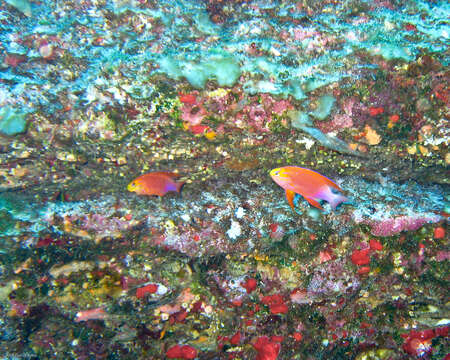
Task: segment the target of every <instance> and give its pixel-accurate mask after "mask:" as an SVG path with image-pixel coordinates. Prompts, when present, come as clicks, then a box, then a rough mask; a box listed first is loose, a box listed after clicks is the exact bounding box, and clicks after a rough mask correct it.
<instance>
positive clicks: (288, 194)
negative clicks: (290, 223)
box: [286, 190, 295, 210]
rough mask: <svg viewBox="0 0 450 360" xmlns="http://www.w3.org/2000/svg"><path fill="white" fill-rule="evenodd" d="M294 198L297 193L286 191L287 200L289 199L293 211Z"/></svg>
mask: <svg viewBox="0 0 450 360" xmlns="http://www.w3.org/2000/svg"><path fill="white" fill-rule="evenodd" d="M294 197H295V192H293V191H291V190H286V199H287V201H288V203H289V205H290V206H291V208H292V210H294Z"/></svg>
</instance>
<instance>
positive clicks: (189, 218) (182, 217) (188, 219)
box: [181, 214, 191, 222]
mask: <svg viewBox="0 0 450 360" xmlns="http://www.w3.org/2000/svg"><path fill="white" fill-rule="evenodd" d="M181 220H183V221H184V222H189V221H191V217H190V216H189V214H183V215H181Z"/></svg>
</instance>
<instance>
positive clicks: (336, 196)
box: [316, 186, 348, 210]
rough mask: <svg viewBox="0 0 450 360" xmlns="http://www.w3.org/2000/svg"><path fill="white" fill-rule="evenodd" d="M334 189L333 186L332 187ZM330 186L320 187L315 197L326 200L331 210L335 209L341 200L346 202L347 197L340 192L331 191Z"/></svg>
mask: <svg viewBox="0 0 450 360" xmlns="http://www.w3.org/2000/svg"><path fill="white" fill-rule="evenodd" d="M333 190H334V188H333ZM333 190H332V188H331V187H330V186H326V187H324V188H322V189H321V191H319V192H318V193H317V194H316V197H317V198H319V199H322V200H325V201H326V202H328V203H329V204H330V206H331V208H332V209H333V210H336V208H337V207H338V206H339V204H341V203H343V202H347V201H348V198H347V197H346V196H344V195H342V194H341V193H338V192H336V191H333Z"/></svg>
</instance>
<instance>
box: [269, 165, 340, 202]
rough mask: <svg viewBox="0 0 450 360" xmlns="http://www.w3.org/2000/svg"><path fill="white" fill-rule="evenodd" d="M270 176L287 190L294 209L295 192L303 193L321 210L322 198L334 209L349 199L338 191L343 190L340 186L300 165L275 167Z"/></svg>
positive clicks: (307, 199) (288, 199)
mask: <svg viewBox="0 0 450 360" xmlns="http://www.w3.org/2000/svg"><path fill="white" fill-rule="evenodd" d="M270 176H271V177H272V179H273V181H275V182H276V183H277V184H278V185H280V186H281V187H282V188H283V189H284V190H286V198H287V201H288V203H289V205H290V206H291V208H292V209H294V196H295V194H300V195H302V196H303V197H304V198H305V199H306V201H308V202H309V203H310V204H311V205H312V206H315V207H316V208H318V209H320V210H323V207H322V206H321V205H320V203H319V201H320V200H325V201H327V202H328V203H329V204H330V205H331V207H332V208H333V210H334V209H336V207H337V206H338V205H339V204H340V203H342V202H345V201H347V198H346V197H345V196H343V195H341V194H339V193H337V191H342V189H341V188H340V187H339V186H337V185H336V184H335V183H334V182H333V181H331V180H330V179H328V178H327V177H325V176H323V175H320V174H319V173H317V172H315V171H313V170H309V169H305V168H301V167H298V166H285V167H281V168H276V169H273V170H272V171H271V172H270Z"/></svg>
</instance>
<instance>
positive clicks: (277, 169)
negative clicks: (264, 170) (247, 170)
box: [269, 168, 280, 178]
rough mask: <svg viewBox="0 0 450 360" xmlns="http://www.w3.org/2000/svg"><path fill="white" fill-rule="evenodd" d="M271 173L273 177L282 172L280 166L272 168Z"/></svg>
mask: <svg viewBox="0 0 450 360" xmlns="http://www.w3.org/2000/svg"><path fill="white" fill-rule="evenodd" d="M269 174H270V176H271V177H272V178H273V177H275V176H278V175H279V174H280V168H276V169H273V170H270V173H269Z"/></svg>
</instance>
